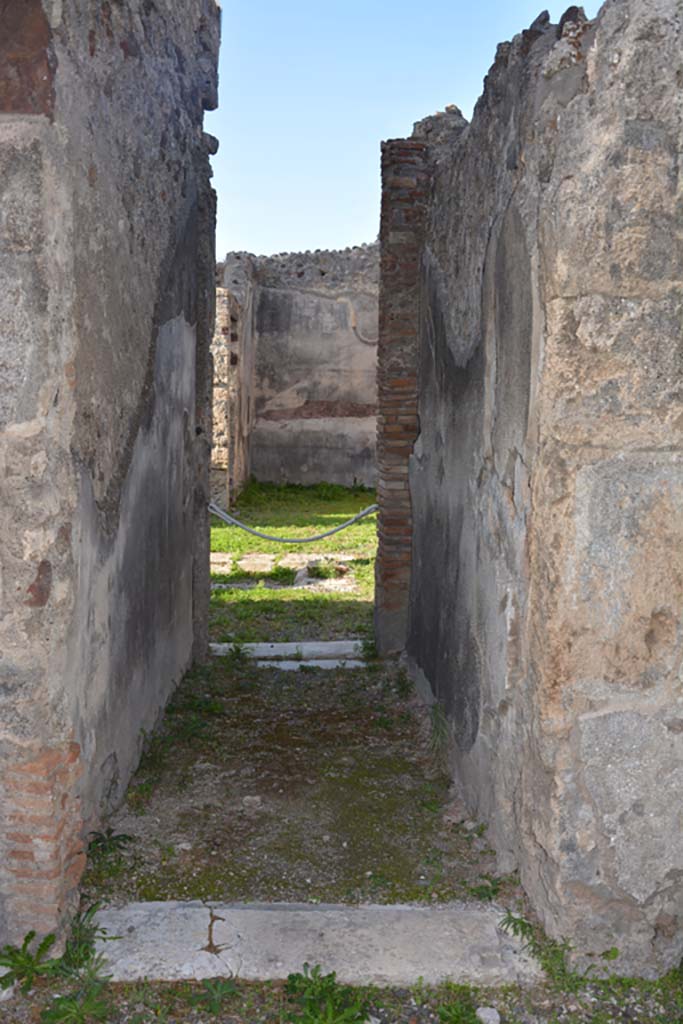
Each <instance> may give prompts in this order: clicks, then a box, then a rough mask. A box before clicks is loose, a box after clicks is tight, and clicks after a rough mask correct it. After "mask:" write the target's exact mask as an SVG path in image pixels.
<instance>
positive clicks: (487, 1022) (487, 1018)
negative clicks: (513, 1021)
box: [475, 1006, 500, 1024]
mask: <svg viewBox="0 0 683 1024" xmlns="http://www.w3.org/2000/svg"><path fill="white" fill-rule="evenodd" d="M475 1016H476V1018H477V1020H478V1021H480V1024H500V1014H499V1013H498V1010H495V1009H494V1008H493V1007H492V1006H480V1007H479V1009H478V1010H477V1012H476V1014H475Z"/></svg>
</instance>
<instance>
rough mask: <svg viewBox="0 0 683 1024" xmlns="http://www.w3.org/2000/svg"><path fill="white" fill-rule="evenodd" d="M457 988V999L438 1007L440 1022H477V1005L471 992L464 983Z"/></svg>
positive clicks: (465, 1023) (464, 1023)
mask: <svg viewBox="0 0 683 1024" xmlns="http://www.w3.org/2000/svg"><path fill="white" fill-rule="evenodd" d="M457 988H458V992H457V999H456V1000H454V1001H453V1002H450V1003H446V1004H445V1005H444V1006H440V1007H439V1011H438V1013H439V1020H440V1021H441V1024H478V1022H477V1007H476V1005H475V1002H474V999H473V997H472V993H471V992H470V991H469V989H467V988H466V987H465V986H464V985H459V986H457Z"/></svg>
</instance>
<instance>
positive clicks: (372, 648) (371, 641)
mask: <svg viewBox="0 0 683 1024" xmlns="http://www.w3.org/2000/svg"><path fill="white" fill-rule="evenodd" d="M361 651H362V653H363V658H364V660H365V661H377V659H378V658H379V651H378V650H377V644H376V643H375V638H374V637H366V638H365V640H363V642H362V643H361Z"/></svg>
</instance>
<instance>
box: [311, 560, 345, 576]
mask: <svg viewBox="0 0 683 1024" xmlns="http://www.w3.org/2000/svg"><path fill="white" fill-rule="evenodd" d="M307 572H308V575H309V576H310V577H311V579H314V580H331V579H334V577H335V576H337V575H338V570H337V566H336V565H335V564H334V563H333V562H314V563H313V565H309V567H308V570H307Z"/></svg>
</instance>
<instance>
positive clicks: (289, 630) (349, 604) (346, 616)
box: [210, 482, 377, 643]
mask: <svg viewBox="0 0 683 1024" xmlns="http://www.w3.org/2000/svg"><path fill="white" fill-rule="evenodd" d="M373 502H374V493H373V492H372V491H369V490H366V489H365V488H363V487H355V488H346V487H338V486H336V485H332V484H318V485H317V486H315V487H300V486H298V485H293V484H287V485H284V486H278V485H275V484H257V483H254V482H252V483H250V484H249V485H248V487H247V488H246V489H245V491H243V493H242V495H241V496H240V499H239V504H238V507H237V509H236V510H235V514H236V516H237V517H238V518H239V519H241V520H243V521H244V522H245V523H248V524H249V525H250V526H254V527H255V528H257V529H260V530H263V531H265V532H267V533H273V534H274V535H279V536H305V535H306V534H309V535H310V534H314V533H319V532H321V531H324V530H326V529H329V528H330V526H334V525H337V524H339V523H342V522H344V521H345V520H347V519H349V518H351V517H352V516H354V515H355V514H356V513H357V512H359V511H360V510H361V509H363V508H367V506H368V505H371V504H372V503H373ZM375 520H376V516H374V515H373V516H368V518H367V519H364V520H361V521H360V522H359V523H356V524H354V525H353V526H352V527H349V529H348V530H344V531H343V532H341V533H338V534H335V535H334V536H333V537H330V538H329V539H328V540H326V541H322V542H316V543H315V544H314V545H313V549H314V550H312V551H310V554H313V555H318V554H322V555H325V554H326V555H329V556H333V555H334V554H339V553H345V554H352V555H354V556H355V557H354V558H353V560H352V561H351V562H349V563H347V564H348V575H349V577H350V578H351V579H352V580H353V583H354V584H355V587H354V590H353V591H352V592H348V591H320V590H319V591H317V592H315V591H311V590H308V589H307V588H298V589H296V590H294V589H283V590H274V589H273V588H271V587H267V586H266V585H265V583H266V582H267V581H268V582H277V583H281V584H284V585H287V584H291V583H293V582H294V576H295V572H294V570H293V569H291V568H287V567H285V566H281V565H277V564H276V565H275V566H274V567H273V568H272V569H270V570H269V571H249V570H244V569H240V568H239V567H237V566H236V565H235V564H234V562H235V561H236V560H237V559H239V558H242V557H243V556H244V555H247V554H253V553H257V552H258V553H270V554H273V555H275V556H276V558H279V557H281V556H282V555H284V554H286V553H288V552H297V553H298V554H302V553H303V554H308V553H309V549H308V547H307V546H304V545H292V544H290V545H283V544H276V543H273V542H269V541H261V540H259V539H258V538H256V537H253V536H252V535H251V534H248V533H245V532H244V531H243V530H240V529H238V528H237V527H228V526H225V525H223V524H221V523H220V521H219V520H217V519H214V522H213V525H212V528H211V550H212V551H215V552H225V553H229V554H231V555H232V556H233V560H234V561H233V566H232V570H231V571H230V572H229V573H223V574H214V575H213V576H212V580H213V582H215V583H239V582H246V581H250V582H255V583H256V584H257V585H256V586H255V587H253V588H250V589H244V590H240V589H236V590H214V591H213V592H212V596H211V618H210V631H211V639H212V640H213V641H215V642H218V643H255V642H258V641H297V640H336V639H343V638H346V637H358V638H360V639H368V640H370V639H371V638H372V633H373V603H374V587H375V580H374V571H375V567H374V557H375V552H376V549H377V534H376V521H375ZM311 575H312V576H313V577H314V578H317V579H320V580H321V581H324V580H328V579H334V578H335V577H336V576H337V575H338V571H337V568H336V567H335V565H334V563H333V562H332V561H330V562H327V561H324V562H321V563H319V565H318V566H317V567H316V568H315V569H314V570H313V572H312V573H311Z"/></svg>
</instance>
